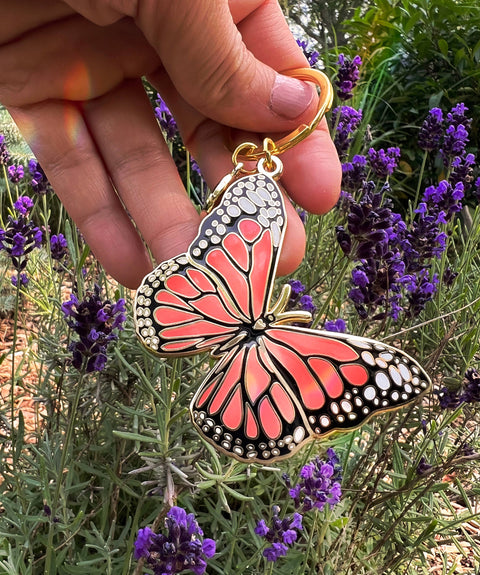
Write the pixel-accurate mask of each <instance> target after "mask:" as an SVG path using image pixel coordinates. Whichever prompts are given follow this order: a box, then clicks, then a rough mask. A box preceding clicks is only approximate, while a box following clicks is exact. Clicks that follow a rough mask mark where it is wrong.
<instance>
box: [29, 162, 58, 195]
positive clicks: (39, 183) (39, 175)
mask: <svg viewBox="0 0 480 575" xmlns="http://www.w3.org/2000/svg"><path fill="white" fill-rule="evenodd" d="M28 171H29V172H30V178H31V179H30V185H31V186H32V189H33V191H34V192H35V193H36V194H38V195H39V196H42V195H45V194H46V193H47V192H50V191H52V186H51V185H50V182H49V181H48V178H47V176H46V175H45V172H44V171H43V168H42V167H41V166H40V164H39V163H38V162H37V160H35V159H31V160H30V161H29V162H28Z"/></svg>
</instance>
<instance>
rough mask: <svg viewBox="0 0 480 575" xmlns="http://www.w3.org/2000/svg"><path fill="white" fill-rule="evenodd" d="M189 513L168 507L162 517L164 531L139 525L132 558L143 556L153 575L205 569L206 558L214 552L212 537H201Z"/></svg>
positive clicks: (200, 574) (198, 571)
mask: <svg viewBox="0 0 480 575" xmlns="http://www.w3.org/2000/svg"><path fill="white" fill-rule="evenodd" d="M202 537H203V532H202V530H201V529H200V527H199V525H198V523H197V521H196V519H195V516H194V515H193V513H188V514H187V512H186V511H185V510H184V509H182V508H181V507H172V508H171V509H170V511H169V512H168V513H167V517H166V519H165V530H164V533H154V532H153V531H152V530H151V529H150V528H149V527H145V528H144V529H140V530H139V532H138V535H137V539H136V541H135V551H134V558H135V559H140V558H141V557H143V558H145V560H146V562H147V563H148V565H150V567H151V568H152V569H153V572H154V574H155V575H174V574H175V573H183V572H184V571H186V570H190V571H191V572H193V573H194V574H195V575H203V573H205V570H206V567H207V562H206V559H210V558H211V557H213V556H214V555H215V551H216V545H215V541H214V540H213V539H203V540H202Z"/></svg>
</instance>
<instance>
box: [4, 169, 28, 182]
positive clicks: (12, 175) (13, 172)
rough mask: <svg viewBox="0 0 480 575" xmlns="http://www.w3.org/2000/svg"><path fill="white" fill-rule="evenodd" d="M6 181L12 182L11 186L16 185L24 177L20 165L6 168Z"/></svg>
mask: <svg viewBox="0 0 480 575" xmlns="http://www.w3.org/2000/svg"><path fill="white" fill-rule="evenodd" d="M7 173H8V179H9V180H10V181H11V182H12V184H18V183H19V182H20V181H21V180H22V179H23V176H24V175H25V171H24V169H23V166H22V165H18V166H15V165H11V166H8V168H7Z"/></svg>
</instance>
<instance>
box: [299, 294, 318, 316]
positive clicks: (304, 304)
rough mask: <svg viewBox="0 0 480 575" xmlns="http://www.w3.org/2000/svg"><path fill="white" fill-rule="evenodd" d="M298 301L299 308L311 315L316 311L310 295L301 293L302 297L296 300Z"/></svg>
mask: <svg viewBox="0 0 480 575" xmlns="http://www.w3.org/2000/svg"><path fill="white" fill-rule="evenodd" d="M298 303H299V304H300V308H301V309H303V311H308V312H310V313H311V314H312V315H313V314H314V313H315V312H316V311H317V306H316V305H315V304H314V303H313V298H312V296H311V295H308V294H305V295H302V297H301V298H300V299H299V300H298Z"/></svg>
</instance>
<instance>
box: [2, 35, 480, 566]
mask: <svg viewBox="0 0 480 575" xmlns="http://www.w3.org/2000/svg"><path fill="white" fill-rule="evenodd" d="M303 48H304V49H305V50H306V51H308V52H309V53H310V56H309V57H311V58H314V56H315V54H314V52H315V51H314V49H313V48H311V47H310V46H309V44H308V43H306V44H305V45H303ZM335 61H338V64H337V67H338V76H337V77H336V82H337V87H338V90H339V92H338V98H337V105H336V106H335V108H334V110H333V112H332V114H331V116H330V118H329V119H330V122H331V128H332V133H333V135H334V139H335V144H336V146H337V150H338V152H339V156H340V158H341V161H342V164H343V183H342V196H341V199H340V200H339V203H338V205H337V206H336V208H335V209H333V210H332V211H331V212H330V213H329V214H326V215H325V216H321V217H319V216H314V215H311V214H310V215H309V216H308V218H307V219H306V222H305V229H306V233H307V238H308V242H307V254H306V258H305V261H304V263H303V264H302V266H301V267H300V269H299V270H298V272H297V273H296V274H295V276H294V277H292V278H289V284H290V288H291V297H290V301H289V303H288V306H289V308H290V309H293V308H297V309H299V308H302V309H306V310H308V311H310V312H312V314H314V325H315V326H322V327H323V328H324V329H326V330H330V331H336V332H342V333H345V332H346V331H348V332H350V333H356V334H361V335H367V336H374V337H375V338H376V339H377V340H380V341H383V340H385V341H389V343H392V344H393V345H398V346H401V347H402V348H404V349H405V350H406V351H409V352H411V353H412V354H413V355H415V356H416V357H417V358H418V359H419V360H420V361H421V362H422V363H423V364H424V365H425V366H426V368H427V369H428V370H429V371H430V373H431V375H432V379H433V380H434V391H433V393H432V394H431V395H430V396H428V397H427V398H426V399H425V400H424V401H423V402H422V403H421V404H420V405H415V406H413V407H411V408H410V409H408V410H404V411H402V412H400V413H394V414H391V415H384V416H381V417H378V418H376V419H375V420H372V421H371V422H368V423H367V424H365V425H364V426H363V427H362V428H361V429H358V430H355V431H352V432H350V433H347V434H340V435H338V436H337V435H335V436H329V437H327V438H324V439H323V440H322V441H319V442H316V443H312V444H310V445H309V446H308V447H307V448H305V450H304V451H303V452H301V453H299V454H298V455H296V456H294V457H293V458H291V459H289V460H286V461H282V462H281V463H279V464H276V465H275V466H272V467H271V468H263V467H259V466H256V465H250V466H247V465H245V464H242V463H239V462H236V461H233V460H229V459H227V458H226V457H224V456H222V455H220V454H218V453H217V452H215V450H214V449H213V448H212V447H211V446H210V445H209V444H208V445H204V444H203V443H202V442H201V440H200V439H199V438H198V436H197V435H196V434H195V433H194V431H193V429H192V426H191V424H190V421H189V417H188V413H187V412H188V405H189V402H190V399H191V397H192V395H193V393H194V392H195V391H196V389H197V388H198V385H200V383H201V381H202V380H203V377H204V374H205V365H206V364H207V363H208V362H209V358H208V357H207V356H201V357H197V358H178V359H176V360H172V361H166V360H162V359H160V360H158V359H156V358H153V357H151V356H150V355H148V353H147V352H146V351H144V350H143V348H142V347H141V346H140V344H138V343H137V341H136V339H135V335H134V329H133V325H132V320H131V318H130V317H129V314H128V310H129V309H131V307H132V298H133V294H132V293H131V292H129V291H128V290H125V289H124V288H122V287H121V286H118V285H117V284H115V282H114V281H113V280H112V279H111V278H109V277H108V276H107V275H106V274H105V272H104V271H103V270H102V269H101V268H100V266H99V265H98V263H97V262H96V260H95V258H94V256H93V255H92V254H90V252H89V250H88V247H87V246H85V245H84V244H83V241H82V238H81V236H80V235H79V234H78V233H77V231H76V229H75V226H74V224H73V222H71V221H70V220H69V219H68V216H66V214H65V212H64V211H63V210H62V208H61V206H59V204H58V201H57V199H56V198H55V196H54V195H53V194H51V193H50V191H51V187H50V185H49V183H48V180H47V178H46V176H45V174H44V173H43V171H42V169H41V167H40V166H39V165H38V163H37V161H36V160H35V159H33V158H31V157H29V158H24V159H23V160H22V158H18V157H14V154H12V153H11V150H10V149H9V142H8V138H7V137H4V136H0V165H1V166H2V168H1V169H2V172H3V174H4V184H3V185H2V186H0V187H1V188H2V190H3V191H2V195H1V199H2V204H1V205H2V214H3V216H2V217H3V219H2V226H1V228H2V231H1V234H0V236H1V237H0V240H1V250H0V262H1V263H2V265H3V278H4V281H3V286H2V288H4V289H6V290H7V289H8V290H10V292H12V293H14V294H15V295H16V296H18V297H17V304H16V305H17V313H16V316H15V321H14V322H13V324H12V327H15V329H16V330H17V335H16V336H15V338H13V343H14V346H13V349H12V350H10V351H12V353H10V352H9V353H6V352H5V357H4V362H5V363H8V364H9V365H8V369H7V370H6V372H5V373H4V372H2V371H1V370H0V391H1V392H2V398H3V402H4V403H3V405H2V406H1V407H0V422H1V425H2V427H1V434H0V456H1V457H0V476H1V478H2V479H1V482H0V510H1V513H0V572H2V573H3V572H5V573H8V574H10V573H12V574H13V573H15V574H18V573H20V574H22V575H27V574H28V575H30V574H33V575H36V574H37V573H38V574H40V573H47V574H49V575H50V574H52V575H53V574H55V573H84V572H87V571H88V572H89V573H92V574H93V575H95V574H98V575H100V574H102V575H104V574H105V573H108V574H112V575H127V574H130V573H132V574H134V575H140V574H143V573H148V574H154V575H155V574H158V573H161V574H164V573H167V574H169V575H173V574H174V573H186V574H188V573H194V574H203V573H219V574H222V575H231V574H233V573H237V572H238V573H245V574H246V575H254V574H256V573H266V574H270V573H276V574H277V573H278V575H283V574H285V575H287V574H288V575H291V574H293V575H313V574H322V575H331V574H333V573H335V574H341V575H353V574H355V575H370V574H371V573H382V574H383V573H384V574H386V575H389V574H392V575H393V574H395V575H404V574H407V573H412V572H415V573H421V574H427V573H431V572H432V570H433V567H432V566H433V565H434V564H433V559H432V558H433V557H434V556H435V555H437V556H438V554H439V553H442V551H441V550H442V544H443V543H450V542H451V541H456V542H457V543H458V544H459V545H460V544H463V545H466V544H467V543H468V546H469V547H468V553H466V554H465V557H463V560H465V561H466V560H471V561H472V565H473V564H474V563H473V562H475V561H478V559H479V558H480V549H479V546H478V543H477V542H476V540H475V539H474V537H472V536H471V533H472V531H471V526H472V525H474V524H473V523H472V522H473V521H475V520H478V512H477V509H478V504H479V500H478V497H479V494H478V489H477V487H476V485H477V483H478V471H477V464H478V459H480V455H479V450H480V438H479V432H478V429H479V426H478V416H479V410H480V408H479V401H480V399H479V398H480V392H479V389H480V386H479V382H480V377H479V374H478V370H479V343H478V342H479V341H480V322H479V321H478V317H479V316H478V312H479V311H480V285H479V284H478V281H477V278H478V273H479V271H480V256H479V254H478V245H479V242H480V209H479V208H478V205H477V204H478V198H477V197H476V195H475V194H477V195H480V194H479V192H478V190H479V189H480V178H479V174H478V168H477V165H476V153H477V150H476V149H475V147H474V145H473V136H472V134H471V133H470V127H471V124H470V120H469V110H467V109H466V107H465V106H463V105H462V104H461V103H460V104H455V105H450V106H448V108H444V109H440V108H439V107H436V108H433V109H432V110H431V111H430V113H429V114H428V115H427V116H426V118H418V128H419V129H418V145H419V150H420V151H419V156H418V157H419V158H421V159H420V162H421V165H420V168H419V170H415V172H418V173H419V174H420V178H419V181H418V182H415V184H411V183H409V184H408V185H409V186H410V189H409V190H408V191H409V192H410V193H409V194H406V193H405V189H406V184H405V182H407V183H408V178H406V177H405V174H404V173H403V170H404V168H405V158H404V155H403V154H402V151H401V150H399V148H398V147H397V145H396V142H395V141H394V138H393V136H394V135H392V136H391V138H392V139H391V140H388V139H385V140H384V141H383V142H381V141H379V140H378V139H372V137H371V133H372V132H373V133H378V132H380V130H381V126H380V127H378V126H377V127H375V126H373V127H370V129H369V130H368V129H367V126H366V121H367V119H368V118H370V117H371V113H370V110H369V105H370V103H369V101H368V99H363V98H362V97H361V95H362V90H363V88H364V86H363V84H362V83H361V82H360V78H361V69H360V65H361V61H360V59H359V58H356V57H355V56H353V57H348V56H345V55H343V56H342V57H338V56H335ZM156 99H158V100H159V98H156ZM345 102H348V103H349V105H348V106H347V105H346V104H345ZM356 102H361V104H362V108H361V109H360V107H356V106H355V103H356ZM156 107H157V108H158V109H157V111H156V113H157V117H158V119H159V122H160V124H161V128H162V129H163V130H164V131H165V133H166V134H167V135H168V131H169V130H170V129H172V130H173V118H171V115H169V112H168V110H167V109H166V107H165V105H164V104H162V102H161V101H160V100H159V101H158V103H157V105H156ZM162 122H163V123H162ZM367 132H368V134H367ZM168 137H173V138H174V139H175V142H177V143H178V134H177V133H175V134H173V132H172V133H171V134H170V136H168ZM176 146H177V144H176ZM180 151H181V145H180V144H178V146H177V147H176V148H175V155H176V157H178V154H179V153H180ZM407 159H408V161H411V159H410V158H407ZM182 161H183V162H187V161H189V158H188V157H186V156H185V153H184V157H183V160H182ZM10 166H13V168H12V169H9V167H10ZM422 166H423V168H422ZM21 167H22V168H23V176H22V177H20V174H21V173H22V169H21ZM435 170H436V171H435ZM12 177H13V179H12ZM15 179H16V180H17V181H13V180H15ZM467 216H468V217H467ZM11 278H13V281H14V283H15V284H16V286H12V285H11ZM27 280H28V281H27ZM283 283H285V280H284V279H281V280H280V281H279V284H283ZM26 320H27V321H26ZM32 320H33V321H32ZM2 326H3V324H2ZM9 329H10V328H9V325H8V324H7V326H6V332H7V333H8V330H9ZM25 329H27V330H28V331H27V332H26V333H27V337H26V338H22V337H20V335H21V332H22V330H25ZM10 333H11V331H10ZM7 340H8V337H7ZM23 342H25V343H23ZM0 367H1V366H0ZM7 386H10V387H9V391H8V392H7V393H6V394H5V393H4V392H3V388H5V389H6V388H7ZM28 406H33V407H32V408H31V410H29V409H27V407H28ZM187 510H188V511H187ZM464 548H465V547H464ZM450 559H451V558H450V557H449V556H447V555H446V554H445V555H444V564H445V565H448V561H449V560H450ZM452 561H453V559H452ZM436 566H438V563H437V564H436ZM447 569H450V571H451V572H453V571H452V569H453V564H451V565H450V566H449V567H448V568H447V567H446V568H445V569H444V572H445V573H447ZM472 569H473V566H472Z"/></svg>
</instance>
